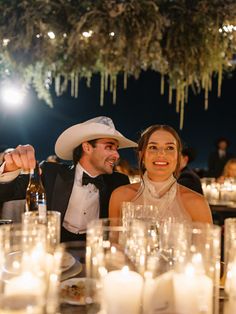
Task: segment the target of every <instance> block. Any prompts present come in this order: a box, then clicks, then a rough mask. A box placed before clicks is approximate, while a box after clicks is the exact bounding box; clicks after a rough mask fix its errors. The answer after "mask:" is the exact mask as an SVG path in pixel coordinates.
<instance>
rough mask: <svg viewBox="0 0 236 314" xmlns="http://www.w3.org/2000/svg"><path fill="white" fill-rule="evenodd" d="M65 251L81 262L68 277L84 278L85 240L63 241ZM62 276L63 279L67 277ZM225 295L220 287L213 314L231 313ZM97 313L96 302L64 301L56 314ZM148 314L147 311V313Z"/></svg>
mask: <svg viewBox="0 0 236 314" xmlns="http://www.w3.org/2000/svg"><path fill="white" fill-rule="evenodd" d="M65 247H66V251H67V252H69V253H70V254H71V255H72V256H73V257H74V258H75V259H76V261H77V262H78V263H79V264H81V266H82V267H81V268H78V269H77V271H76V270H75V271H74V272H73V270H72V271H71V272H69V273H68V274H69V277H68V278H73V277H76V278H84V277H85V276H86V265H85V254H86V242H85V241H71V242H66V243H65ZM68 278H67V277H65V278H63V279H64V280H66V279H68ZM227 302H228V300H227V297H226V295H225V292H224V289H223V288H222V287H221V289H220V297H219V313H214V314H233V313H229V312H228V311H227ZM59 313H60V314H99V306H98V305H97V304H86V305H72V304H68V303H65V302H61V303H60V308H59V312H58V313H57V314H59ZM147 314H149V313H147Z"/></svg>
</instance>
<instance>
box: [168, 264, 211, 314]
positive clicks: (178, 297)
mask: <svg viewBox="0 0 236 314" xmlns="http://www.w3.org/2000/svg"><path fill="white" fill-rule="evenodd" d="M173 283H174V294H175V311H176V312H177V313H181V314H189V313H191V314H198V313H204V314H212V309H213V283H212V280H211V279H210V278H209V277H207V276H206V275H204V274H199V273H196V269H195V268H194V267H193V265H192V264H189V265H187V267H186V270H185V272H184V273H175V274H174V279H173Z"/></svg>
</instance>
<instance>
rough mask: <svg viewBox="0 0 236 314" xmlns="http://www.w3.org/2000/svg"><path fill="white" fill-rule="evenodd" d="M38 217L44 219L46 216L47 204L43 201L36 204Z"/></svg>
mask: <svg viewBox="0 0 236 314" xmlns="http://www.w3.org/2000/svg"><path fill="white" fill-rule="evenodd" d="M38 211H39V217H40V218H42V219H44V218H46V217H47V206H46V203H45V202H42V203H39V204H38Z"/></svg>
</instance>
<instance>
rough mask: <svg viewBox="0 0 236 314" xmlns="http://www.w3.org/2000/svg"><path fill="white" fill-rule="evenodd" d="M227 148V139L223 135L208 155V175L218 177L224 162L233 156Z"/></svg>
mask: <svg viewBox="0 0 236 314" xmlns="http://www.w3.org/2000/svg"><path fill="white" fill-rule="evenodd" d="M228 148H229V141H228V139H226V138H225V137H221V138H219V139H218V140H217V141H216V149H215V151H213V152H211V153H210V154H209V157H208V177H214V178H218V177H219V176H221V174H222V172H223V169H224V166H225V164H226V162H227V161H228V160H229V159H230V158H232V157H234V156H233V154H232V153H231V152H230V151H228Z"/></svg>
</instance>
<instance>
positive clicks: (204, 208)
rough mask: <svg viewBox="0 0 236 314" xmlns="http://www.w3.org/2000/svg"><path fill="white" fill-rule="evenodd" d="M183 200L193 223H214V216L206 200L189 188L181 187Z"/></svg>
mask: <svg viewBox="0 0 236 314" xmlns="http://www.w3.org/2000/svg"><path fill="white" fill-rule="evenodd" d="M179 187H180V188H179V191H180V196H181V200H182V202H183V205H184V207H185V209H186V210H187V211H188V213H189V214H190V216H191V217H192V220H193V221H198V222H208V223H212V215H211V210H210V207H209V204H208V202H207V200H206V198H205V197H204V196H203V195H202V194H199V193H197V192H195V191H193V190H190V189H189V188H187V187H185V186H182V185H179Z"/></svg>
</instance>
